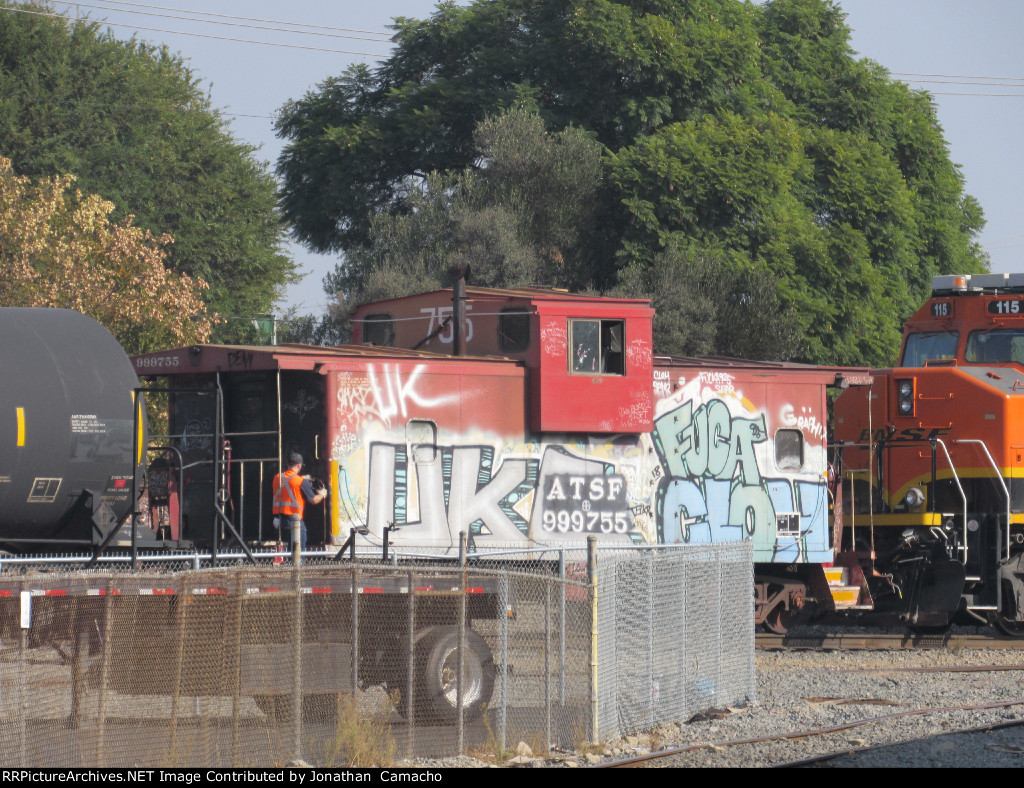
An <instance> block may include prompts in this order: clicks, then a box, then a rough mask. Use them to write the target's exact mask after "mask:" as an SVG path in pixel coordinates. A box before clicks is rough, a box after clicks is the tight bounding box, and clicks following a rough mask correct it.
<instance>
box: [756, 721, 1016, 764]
mask: <svg viewBox="0 0 1024 788" xmlns="http://www.w3.org/2000/svg"><path fill="white" fill-rule="evenodd" d="M1021 725H1024V720H1007V721H1004V722H991V723H988V724H987V725H979V726H977V727H974V728H961V729H959V730H955V731H943V732H942V733H933V734H930V735H928V736H919V737H917V738H916V739H907V740H906V741H894V742H888V743H886V744H872V745H871V746H870V747H855V748H847V749H845V750H837V751H836V752H830V753H825V754H823V755H812V756H811V757H810V758H802V759H800V760H798V761H790V762H789V763H780V764H776V765H775V766H772V767H771V768H772V769H799V768H800V767H803V766H813V765H814V764H816V763H824V762H825V761H832V760H835V759H837V758H846V757H851V756H852V757H856V756H858V755H860V754H861V753H865V752H870V751H872V750H887V749H889V748H890V747H903V746H906V745H908V744H919V743H921V742H926V741H928V740H930V739H937V738H939V737H941V736H959V735H971V734H974V733H988V732H989V731H998V730H1002V729H1003V728H1016V727H1019V726H1021Z"/></svg>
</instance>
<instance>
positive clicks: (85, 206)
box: [0, 157, 212, 353]
mask: <svg viewBox="0 0 1024 788" xmlns="http://www.w3.org/2000/svg"><path fill="white" fill-rule="evenodd" d="M74 180H75V179H74V177H72V176H70V175H65V176H55V177H53V178H43V179H40V180H38V181H32V180H31V179H29V178H26V177H25V176H18V175H15V174H14V171H13V169H12V168H11V162H10V161H9V160H7V159H5V158H2V157H0V261H2V263H3V264H2V265H0V304H2V305H3V306H25V307H57V308H62V309H73V310H75V311H77V312H82V313H83V314H87V315H90V316H92V317H94V318H95V319H96V320H98V321H99V322H100V323H102V324H103V325H104V326H105V327H106V328H107V330H108V331H110V333H111V334H113V335H114V337H115V338H116V339H117V341H118V342H120V343H121V345H122V346H123V347H124V349H125V351H127V352H128V353H147V352H149V351H153V350H158V349H159V348H161V347H167V346H168V345H191V344H195V343H197V342H204V341H206V340H208V339H209V337H210V328H211V324H212V321H211V320H210V319H209V318H204V317H202V316H200V315H197V313H200V314H201V313H202V310H203V300H202V293H203V291H204V290H205V289H206V283H205V282H203V281H202V280H201V279H200V280H193V279H191V278H190V277H189V276H187V275H185V274H176V273H174V272H172V271H168V270H167V267H166V265H165V264H164V263H165V260H166V257H167V245H168V244H169V243H170V237H169V236H162V237H159V238H157V237H154V236H152V235H151V234H150V233H148V232H146V231H144V230H140V229H139V228H137V227H133V226H132V224H131V222H130V221H129V220H127V219H126V220H123V221H121V222H120V223H116V222H113V221H111V219H110V214H111V212H112V211H113V209H114V206H113V205H112V204H111V203H109V202H107V201H105V200H102V199H101V198H100V197H98V196H97V195H95V194H90V195H83V194H82V192H81V191H78V190H75V191H72V185H73V183H74ZM183 316H190V317H191V318H192V319H186V320H183V319H182V317H183Z"/></svg>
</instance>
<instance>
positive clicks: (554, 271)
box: [326, 107, 602, 312]
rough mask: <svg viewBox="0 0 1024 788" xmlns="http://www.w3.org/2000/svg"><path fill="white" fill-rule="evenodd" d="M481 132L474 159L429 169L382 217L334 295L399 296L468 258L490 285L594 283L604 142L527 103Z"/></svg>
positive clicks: (427, 285) (342, 270) (351, 256)
mask: <svg viewBox="0 0 1024 788" xmlns="http://www.w3.org/2000/svg"><path fill="white" fill-rule="evenodd" d="M473 139H474V152H475V154H476V155H475V158H474V166H471V167H466V168H464V169H462V170H459V171H456V172H449V173H437V172H432V173H428V174H427V175H426V176H425V177H424V178H422V179H419V180H416V181H414V182H412V183H410V185H409V187H408V189H407V193H406V195H405V204H404V207H403V208H401V209H399V208H398V207H395V208H393V209H392V210H387V211H380V212H378V213H377V214H375V215H374V216H373V217H372V221H371V223H370V227H369V230H368V233H367V240H366V242H365V243H363V244H360V245H358V246H354V247H353V248H351V249H350V250H349V251H348V253H347V254H346V255H345V259H344V261H343V262H342V263H341V264H339V265H338V266H337V268H336V269H335V271H334V273H333V274H331V275H329V276H328V278H327V282H326V289H327V290H328V292H329V293H332V294H339V295H340V298H341V299H342V301H343V302H344V303H345V304H355V303H358V302H360V301H372V300H378V299H384V298H395V297H398V296H403V295H408V294H410V293H414V292H419V291H423V290H430V289H436V288H439V287H445V286H449V285H450V284H451V281H452V278H451V272H452V271H453V270H455V269H464V268H466V267H467V266H468V267H469V269H470V279H471V283H472V284H476V285H481V286H485V287H525V286H549V287H573V288H581V287H585V286H586V284H587V282H588V279H589V277H590V275H591V271H592V270H593V265H592V263H591V261H590V259H589V258H588V255H589V254H590V252H591V251H592V247H591V244H590V243H589V241H590V239H592V238H593V237H594V234H595V233H594V230H595V227H594V225H595V223H596V215H595V212H594V206H595V205H597V204H598V200H597V199H596V196H597V193H598V192H599V190H600V189H601V185H602V182H601V177H602V163H601V151H602V148H601V146H600V144H598V143H597V142H595V141H594V140H593V139H591V137H590V136H589V135H587V134H586V133H584V132H582V131H581V130H580V129H577V128H568V129H565V130H563V131H561V132H559V133H557V134H551V133H549V132H548V131H547V130H546V129H545V127H544V122H543V120H541V118H540V116H539V115H537V113H536V112H535V111H533V110H531V109H529V108H526V107H515V108H512V109H511V110H509V111H507V112H504V113H501V114H500V115H498V116H495V117H486V118H484V119H483V120H482V121H481V122H480V123H479V124H478V126H477V129H476V131H475V133H474V137H473ZM343 311H344V310H342V312H343Z"/></svg>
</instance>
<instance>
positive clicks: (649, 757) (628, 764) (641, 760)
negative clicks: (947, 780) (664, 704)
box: [597, 698, 1024, 769]
mask: <svg viewBox="0 0 1024 788" xmlns="http://www.w3.org/2000/svg"><path fill="white" fill-rule="evenodd" d="M1010 706H1024V698H1022V699H1019V700H1008V701H999V702H997V703H982V704H979V705H974V706H938V707H930V708H926V709H914V710H912V711H898V712H895V713H893V714H883V715H882V716H880V717H868V718H866V719H862V720H854V721H852V722H846V723H843V724H842V725H835V726H832V727H829V728H815V729H811V730H806V731H796V732H793V733H778V734H772V735H770V736H758V737H755V738H751V739H733V740H730V741H723V742H700V743H699V744H691V745H688V746H686V747H674V748H671V749H668V750H661V751H660V752H655V753H647V754H646V755H636V756H633V757H631V758H624V759H622V760H618V761H609V762H607V763H601V764H597V767H598V768H603V769H621V768H644V767H643V764H645V763H647V762H649V761H657V760H661V759H663V758H670V757H672V756H673V755H681V754H683V753H687V752H698V751H700V750H713V749H716V748H723V747H736V746H739V745H744V744H762V743H764V742H770V741H792V740H796V739H808V738H811V737H814V736H827V735H829V734H832V733H841V732H843V731H848V730H851V729H852V728H859V727H862V726H864V725H871V724H872V723H876V722H884V721H886V720H895V719H900V718H902V717H915V716H918V717H919V716H921V715H924V714H942V713H946V712H951V711H987V710H992V709H1002V708H1008V707H1010ZM1013 722H1014V723H1015V724H1018V725H1024V720H1014V721H1013ZM995 724H998V723H993V725H995ZM943 735H945V734H943ZM905 743H907V742H892V743H891V744H890V745H888V746H896V745H899V744H905ZM846 754H848V753H847V751H845V750H844V751H842V752H839V753H837V754H836V755H834V756H833V757H838V756H841V755H846Z"/></svg>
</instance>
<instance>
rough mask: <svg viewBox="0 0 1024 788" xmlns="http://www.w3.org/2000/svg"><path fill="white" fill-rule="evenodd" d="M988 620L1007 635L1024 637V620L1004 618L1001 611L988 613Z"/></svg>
mask: <svg viewBox="0 0 1024 788" xmlns="http://www.w3.org/2000/svg"><path fill="white" fill-rule="evenodd" d="M988 621H989V623H990V624H991V625H992V626H994V627H995V628H996V629H998V630H999V631H1000V632H1002V633H1003V634H1004V635H1006V636H1007V637H1011V638H1024V621H1016V620H1014V619H1011V618H1006V617H1005V616H1004V615H1002V613H989V617H988Z"/></svg>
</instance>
